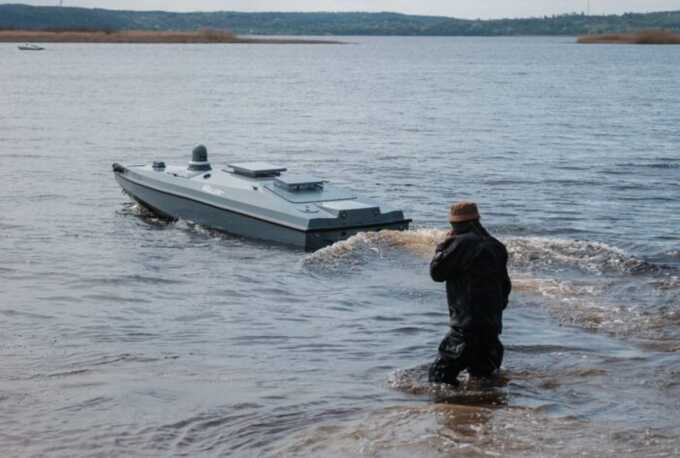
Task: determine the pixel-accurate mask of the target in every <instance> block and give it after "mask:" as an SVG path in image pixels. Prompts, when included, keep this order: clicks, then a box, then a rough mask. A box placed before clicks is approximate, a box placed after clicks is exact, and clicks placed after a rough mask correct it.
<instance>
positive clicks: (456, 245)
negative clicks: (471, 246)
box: [430, 236, 464, 282]
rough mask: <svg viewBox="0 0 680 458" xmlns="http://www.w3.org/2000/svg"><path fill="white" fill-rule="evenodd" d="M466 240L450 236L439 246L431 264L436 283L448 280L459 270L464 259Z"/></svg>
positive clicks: (431, 271) (431, 274) (432, 275)
mask: <svg viewBox="0 0 680 458" xmlns="http://www.w3.org/2000/svg"><path fill="white" fill-rule="evenodd" d="M463 244H464V239H463V238H461V237H455V236H450V237H449V238H447V239H446V240H444V241H443V242H442V243H440V244H439V245H438V246H437V249H436V250H435V254H434V258H432V262H431V263H430V276H431V277H432V280H434V281H436V282H443V281H446V280H448V279H449V278H450V277H451V276H452V275H453V274H454V273H455V272H456V271H457V270H459V265H460V262H461V258H462V256H461V255H462V251H463V247H462V246H463Z"/></svg>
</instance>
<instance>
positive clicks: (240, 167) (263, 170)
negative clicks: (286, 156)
mask: <svg viewBox="0 0 680 458" xmlns="http://www.w3.org/2000/svg"><path fill="white" fill-rule="evenodd" d="M227 167H229V168H230V169H232V170H233V171H234V173H235V174H237V175H244V176H247V177H251V178H260V177H277V176H279V175H281V172H285V171H286V170H287V169H286V168H285V167H280V166H278V165H274V164H269V163H267V162H239V163H237V164H227Z"/></svg>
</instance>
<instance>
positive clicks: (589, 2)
mask: <svg viewBox="0 0 680 458" xmlns="http://www.w3.org/2000/svg"><path fill="white" fill-rule="evenodd" d="M62 1H63V0H62ZM588 16H590V0H588Z"/></svg>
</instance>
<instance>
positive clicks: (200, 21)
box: [0, 4, 680, 36]
mask: <svg viewBox="0 0 680 458" xmlns="http://www.w3.org/2000/svg"><path fill="white" fill-rule="evenodd" d="M207 28H210V29H220V30H229V31H230V32H233V33H236V34H249V35H406V36H416V35H421V36H519V35H587V34H602V33H622V32H636V31H640V30H650V29H665V30H670V31H674V32H680V11H666V12H658V13H627V14H623V15H607V16H587V15H585V14H583V13H580V14H578V13H573V14H562V15H555V16H544V17H540V18H523V19H489V20H480V19H477V20H474V19H457V18H449V17H442V16H416V15H407V14H400V13H359V12H355V13H276V12H272V13H240V12H229V11H220V12H195V13H174V12H164V11H120V10H105V9H89V8H74V7H47V6H29V5H15V4H4V5H0V29H5V30H87V31H93V30H101V31H110V32H112V31H125V30H145V31H195V30H200V29H207Z"/></svg>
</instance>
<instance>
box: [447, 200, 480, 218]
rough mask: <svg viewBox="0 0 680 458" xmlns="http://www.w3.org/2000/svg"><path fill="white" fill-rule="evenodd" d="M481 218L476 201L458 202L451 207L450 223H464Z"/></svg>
mask: <svg viewBox="0 0 680 458" xmlns="http://www.w3.org/2000/svg"><path fill="white" fill-rule="evenodd" d="M478 219H479V211H478V210H477V204H476V203H474V202H458V203H457V204H454V205H451V208H449V222H450V223H464V222H465V221H474V220H478Z"/></svg>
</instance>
